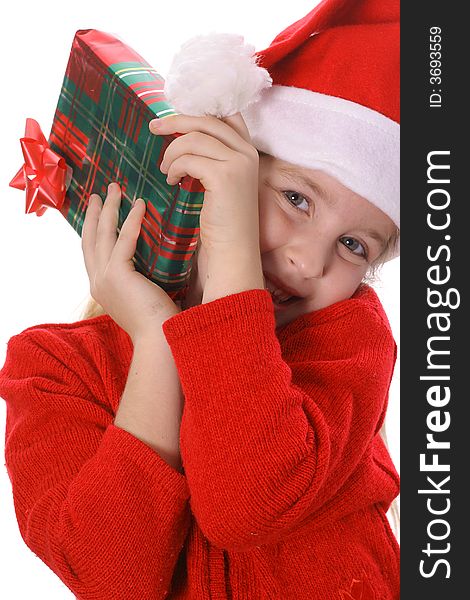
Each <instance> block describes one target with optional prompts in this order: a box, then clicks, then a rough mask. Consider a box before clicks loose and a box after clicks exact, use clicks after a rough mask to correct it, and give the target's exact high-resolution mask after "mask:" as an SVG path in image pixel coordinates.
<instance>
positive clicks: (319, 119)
mask: <svg viewBox="0 0 470 600" xmlns="http://www.w3.org/2000/svg"><path fill="white" fill-rule="evenodd" d="M242 115H243V118H244V119H245V122H246V124H247V127H248V129H249V132H250V135H251V138H252V143H253V145H254V146H255V147H256V148H257V149H258V150H260V151H262V152H266V153H268V154H271V155H272V156H274V157H276V158H279V159H281V160H284V161H287V162H290V163H294V164H295V165H298V166H301V167H306V168H309V169H319V170H322V171H324V172H325V173H327V174H328V175H331V176H332V177H335V178H336V179H338V180H339V181H340V182H341V183H342V184H343V185H345V186H346V187H348V188H349V189H350V190H352V191H353V192H356V193H357V194H359V195H360V196H363V197H364V198H366V200H369V202H371V203H372V204H374V205H375V206H377V207H378V208H380V209H381V210H382V211H383V212H384V213H385V214H386V215H388V216H389V217H390V218H391V219H392V221H393V222H394V223H395V224H396V225H397V227H400V206H399V203H400V200H399V199H400V153H399V149H400V126H399V124H398V123H396V122H395V121H392V120H391V119H389V118H388V117H385V116H384V115H382V114H380V113H378V112H376V111H374V110H371V109H370V108H366V107H364V106H362V105H360V104H356V103H355V102H350V101H349V100H344V99H342V98H337V97H334V96H328V95H325V94H319V93H317V92H312V91H310V90H305V89H301V88H295V87H286V86H280V85H274V86H272V87H271V88H269V89H265V90H264V91H263V92H262V93H261V97H260V100H259V102H257V103H255V104H252V105H250V106H248V107H247V108H246V109H245V110H244V111H243V112H242Z"/></svg>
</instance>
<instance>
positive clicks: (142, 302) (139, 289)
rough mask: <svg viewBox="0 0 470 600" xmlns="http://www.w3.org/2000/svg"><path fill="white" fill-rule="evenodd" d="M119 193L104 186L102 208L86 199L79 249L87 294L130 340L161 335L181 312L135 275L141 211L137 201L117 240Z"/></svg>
mask: <svg viewBox="0 0 470 600" xmlns="http://www.w3.org/2000/svg"><path fill="white" fill-rule="evenodd" d="M120 204H121V188H120V187H119V184H117V183H111V184H110V185H109V187H108V195H107V196H106V200H105V203H104V205H103V206H102V202H101V198H100V197H99V196H98V195H97V194H92V195H91V196H90V200H89V205H88V208H87V211H86V215H85V220H84V223H83V229H82V250H83V256H84V259H85V267H86V270H87V273H88V277H89V279H90V293H91V295H92V296H93V298H94V299H95V300H96V301H97V302H98V303H99V304H101V306H102V307H103V308H104V310H105V311H106V312H107V313H108V314H109V315H110V316H111V317H112V319H113V320H114V321H115V322H116V323H117V324H118V325H119V326H120V327H121V328H122V329H124V331H126V332H127V333H128V334H129V336H130V337H131V339H132V341H133V342H135V341H136V339H138V338H139V337H143V336H148V335H152V334H153V332H155V335H156V334H157V333H161V325H162V323H163V322H164V321H166V319H169V318H170V317H171V316H173V315H175V314H176V313H178V312H180V310H179V308H178V307H177V306H176V305H175V303H174V302H173V301H172V300H171V298H170V297H169V296H168V294H167V293H166V292H165V291H164V290H163V289H162V288H160V287H159V286H158V285H156V284H155V283H153V282H152V281H150V280H149V279H147V278H146V277H144V276H143V275H142V274H141V273H139V272H138V271H136V270H135V267H134V263H133V260H132V258H133V256H134V254H135V249H136V244H137V239H138V237H139V233H140V226H141V223H142V218H143V217H144V215H145V211H146V206H145V202H144V201H143V200H142V199H138V200H137V201H136V203H135V204H134V207H133V208H132V210H131V211H130V212H129V214H128V216H127V218H126V220H125V221H124V223H123V224H122V227H121V231H120V233H119V236H118V235H117V225H118V212H119V206H120Z"/></svg>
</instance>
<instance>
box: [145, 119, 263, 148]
mask: <svg viewBox="0 0 470 600" xmlns="http://www.w3.org/2000/svg"><path fill="white" fill-rule="evenodd" d="M149 129H150V131H151V132H152V133H155V134H156V135H166V134H170V133H189V132H191V131H200V132H201V133H206V134H207V135H210V136H212V137H215V138H217V139H218V140H219V141H220V142H222V144H225V145H226V146H228V147H229V148H231V149H232V150H235V151H237V152H242V153H244V154H248V153H249V152H250V151H251V150H252V147H251V144H248V142H247V141H246V140H245V139H244V138H243V137H241V136H240V135H239V133H238V132H237V131H235V129H234V128H232V127H231V126H230V125H229V124H228V123H224V122H223V121H221V120H220V119H217V117H192V116H189V115H171V116H170V117H165V118H164V119H153V120H152V121H150V123H149Z"/></svg>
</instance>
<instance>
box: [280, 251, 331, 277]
mask: <svg viewBox="0 0 470 600" xmlns="http://www.w3.org/2000/svg"><path fill="white" fill-rule="evenodd" d="M288 260H289V262H290V264H291V266H292V268H293V269H295V270H296V271H297V273H298V275H300V277H301V278H303V279H320V278H321V277H323V275H324V273H325V266H326V261H327V257H326V256H325V252H324V251H322V250H321V249H317V248H308V249H305V248H297V249H293V248H292V249H291V250H290V252H288Z"/></svg>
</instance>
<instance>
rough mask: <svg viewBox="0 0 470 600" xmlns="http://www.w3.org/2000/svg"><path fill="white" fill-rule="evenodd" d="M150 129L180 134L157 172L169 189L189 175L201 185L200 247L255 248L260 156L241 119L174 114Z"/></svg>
mask: <svg viewBox="0 0 470 600" xmlns="http://www.w3.org/2000/svg"><path fill="white" fill-rule="evenodd" d="M149 127H150V131H151V132H152V133H155V134H157V135H167V134H171V133H177V132H178V133H180V134H183V135H180V136H179V137H177V138H176V139H175V140H173V141H172V142H171V143H170V144H169V146H168V148H167V149H166V152H165V154H164V157H163V161H162V163H161V167H160V169H161V171H162V172H163V173H167V181H168V182H169V183H170V184H172V185H175V184H176V183H178V182H179V180H180V179H181V178H182V177H184V176H186V175H189V176H191V177H194V178H195V179H199V180H200V181H201V183H202V185H203V186H204V188H205V193H204V204H203V208H202V211H201V217H200V238H201V243H202V245H204V246H205V247H206V248H207V250H208V251H211V250H212V249H213V248H218V247H225V248H227V247H230V246H235V245H239V244H246V245H248V246H249V247H253V248H255V247H256V248H258V247H259V217H258V166H259V155H258V152H257V150H256V149H255V148H254V146H252V144H251V143H250V136H249V133H248V129H247V127H246V125H245V122H244V120H243V117H242V116H241V115H240V114H237V115H234V116H232V117H228V118H226V119H225V121H222V120H220V119H217V118H216V117H191V116H187V115H174V116H170V117H166V118H164V119H155V120H153V121H151V122H150V125H149Z"/></svg>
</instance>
